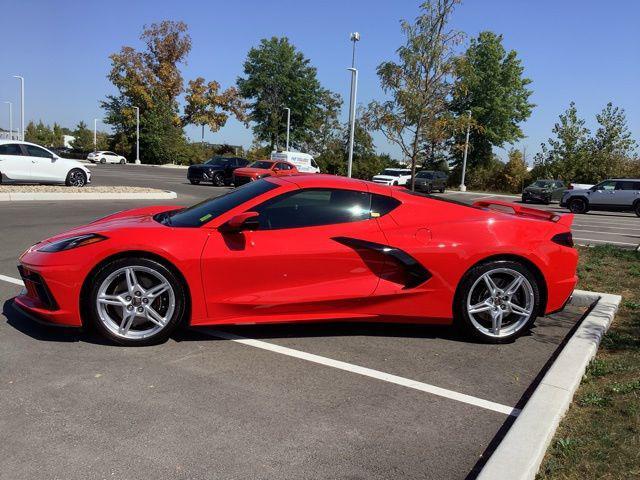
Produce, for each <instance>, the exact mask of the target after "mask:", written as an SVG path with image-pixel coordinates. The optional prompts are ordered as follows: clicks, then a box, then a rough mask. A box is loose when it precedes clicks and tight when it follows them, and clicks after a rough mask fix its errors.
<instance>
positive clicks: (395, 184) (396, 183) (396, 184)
mask: <svg viewBox="0 0 640 480" xmlns="http://www.w3.org/2000/svg"><path fill="white" fill-rule="evenodd" d="M392 185H393V186H395V187H397V186H398V182H393V184H392ZM407 185H408V184H407Z"/></svg>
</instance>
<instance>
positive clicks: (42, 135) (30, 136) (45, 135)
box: [24, 120, 55, 147]
mask: <svg viewBox="0 0 640 480" xmlns="http://www.w3.org/2000/svg"><path fill="white" fill-rule="evenodd" d="M24 139H25V140H26V141H27V142H33V143H37V144H38V145H43V146H45V147H52V146H55V145H54V141H53V132H52V131H51V128H49V125H45V124H44V123H43V122H42V120H40V121H39V122H38V123H37V124H35V123H33V122H29V123H28V124H27V128H25V131H24Z"/></svg>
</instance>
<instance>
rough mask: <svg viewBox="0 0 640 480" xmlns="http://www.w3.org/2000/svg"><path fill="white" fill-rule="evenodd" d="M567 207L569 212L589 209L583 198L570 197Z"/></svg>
mask: <svg viewBox="0 0 640 480" xmlns="http://www.w3.org/2000/svg"><path fill="white" fill-rule="evenodd" d="M567 208H568V209H569V210H570V211H571V213H576V214H582V213H587V212H588V211H589V205H588V204H587V201H586V200H585V199H584V198H572V199H571V200H569V202H568V203H567Z"/></svg>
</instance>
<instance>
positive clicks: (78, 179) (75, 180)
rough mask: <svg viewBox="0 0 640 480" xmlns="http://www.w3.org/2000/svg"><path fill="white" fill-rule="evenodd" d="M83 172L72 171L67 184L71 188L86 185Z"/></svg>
mask: <svg viewBox="0 0 640 480" xmlns="http://www.w3.org/2000/svg"><path fill="white" fill-rule="evenodd" d="M86 181H87V180H86V178H85V175H84V172H82V171H80V170H73V171H72V172H71V173H70V174H69V183H70V184H71V186H72V187H82V186H84V184H85V183H86Z"/></svg>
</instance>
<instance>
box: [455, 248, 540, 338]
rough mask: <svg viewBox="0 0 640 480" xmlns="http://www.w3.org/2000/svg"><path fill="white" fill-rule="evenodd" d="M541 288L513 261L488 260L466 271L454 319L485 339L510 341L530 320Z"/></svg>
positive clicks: (519, 333) (474, 335)
mask: <svg viewBox="0 0 640 480" xmlns="http://www.w3.org/2000/svg"><path fill="white" fill-rule="evenodd" d="M539 306H540V290H539V287H538V284H537V281H536V279H535V277H534V275H533V274H532V272H531V271H530V270H529V269H528V268H527V267H526V266H525V265H523V264H521V263H519V262H513V261H506V260H504V261H503V260H500V261H490V262H486V263H483V264H480V265H477V266H475V267H473V268H472V269H471V270H470V271H469V272H467V273H466V274H465V276H464V277H463V279H462V281H461V282H460V285H459V286H458V290H457V292H456V297H455V304H454V312H455V316H456V321H457V322H458V324H459V325H461V326H462V327H463V329H464V330H465V331H466V332H467V333H468V334H470V335H471V336H473V337H475V338H477V339H480V340H482V341H484V342H487V343H505V342H509V341H511V340H513V339H515V338H516V337H518V336H519V335H521V334H522V333H523V332H524V331H526V329H527V328H528V327H529V326H530V325H531V324H532V323H533V321H534V320H535V318H536V316H537V313H538V311H539Z"/></svg>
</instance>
